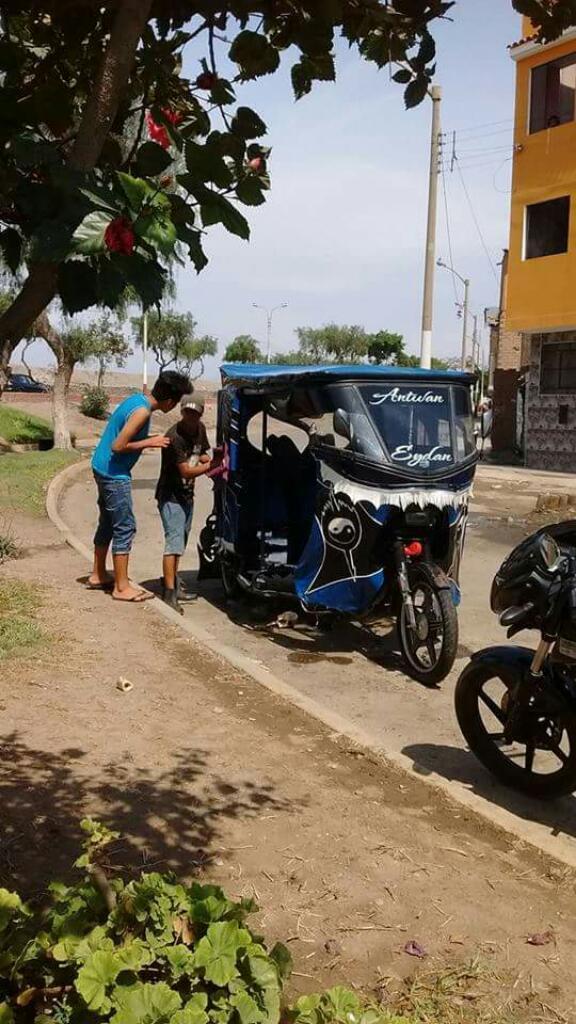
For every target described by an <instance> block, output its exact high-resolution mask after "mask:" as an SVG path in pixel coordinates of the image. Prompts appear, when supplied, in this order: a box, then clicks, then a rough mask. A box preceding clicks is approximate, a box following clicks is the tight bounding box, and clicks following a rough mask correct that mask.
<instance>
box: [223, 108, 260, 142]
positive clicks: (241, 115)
mask: <svg viewBox="0 0 576 1024" xmlns="http://www.w3.org/2000/svg"><path fill="white" fill-rule="evenodd" d="M232 131H233V132H236V134H237V135H240V136H241V137H242V138H243V139H259V138H260V137H261V136H262V135H266V132H267V131H268V129H267V127H266V125H265V124H264V121H263V120H262V118H261V117H259V116H258V114H256V113H255V111H254V110H251V109H250V107H238V109H237V111H236V116H235V117H234V119H233V121H232Z"/></svg>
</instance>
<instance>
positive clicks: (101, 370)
mask: <svg viewBox="0 0 576 1024" xmlns="http://www.w3.org/2000/svg"><path fill="white" fill-rule="evenodd" d="M105 373H106V363H105V362H104V360H102V359H100V360H99V362H98V379H97V381H96V387H97V388H103V387H104V374H105Z"/></svg>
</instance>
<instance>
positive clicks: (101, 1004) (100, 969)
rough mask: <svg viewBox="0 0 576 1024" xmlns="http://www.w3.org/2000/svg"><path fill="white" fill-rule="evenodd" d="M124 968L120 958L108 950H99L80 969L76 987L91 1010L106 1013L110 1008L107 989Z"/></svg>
mask: <svg viewBox="0 0 576 1024" xmlns="http://www.w3.org/2000/svg"><path fill="white" fill-rule="evenodd" d="M121 969H122V966H121V964H120V963H119V961H118V958H117V957H116V956H114V954H113V953H110V952H108V951H107V950H97V951H96V952H95V953H92V955H91V956H90V957H89V958H88V960H87V961H86V963H85V964H84V966H83V967H81V968H80V970H79V971H78V977H77V978H76V982H75V987H76V991H77V992H78V994H79V995H81V996H82V999H83V1000H84V1002H85V1003H86V1006H87V1007H88V1009H89V1010H101V1011H102V1012H103V1013H106V1012H107V1011H108V1010H109V1008H110V1001H109V1000H108V997H107V989H108V988H110V987H111V986H112V985H113V984H114V982H115V981H116V978H117V977H118V975H119V973H120V971H121Z"/></svg>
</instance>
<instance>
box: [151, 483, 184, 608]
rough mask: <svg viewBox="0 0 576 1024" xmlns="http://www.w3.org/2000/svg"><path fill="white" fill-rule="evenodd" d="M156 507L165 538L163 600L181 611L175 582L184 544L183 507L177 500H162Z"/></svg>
mask: <svg viewBox="0 0 576 1024" xmlns="http://www.w3.org/2000/svg"><path fill="white" fill-rule="evenodd" d="M158 509H159V512H160V518H161V520H162V526H163V527H164V540H165V544H164V557H163V559H162V571H163V575H164V601H165V602H166V604H168V605H170V607H171V608H173V609H174V610H175V611H178V612H180V613H182V608H181V607H180V605H179V604H178V593H177V589H176V584H177V572H178V564H179V562H180V557H181V555H182V554H183V552H184V547H185V544H186V539H185V534H186V514H185V509H183V507H182V505H181V504H180V503H179V502H177V501H164V502H162V503H161V504H160V505H159V506H158Z"/></svg>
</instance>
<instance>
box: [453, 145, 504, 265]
mask: <svg viewBox="0 0 576 1024" xmlns="http://www.w3.org/2000/svg"><path fill="white" fill-rule="evenodd" d="M454 162H455V164H456V168H457V170H458V174H459V176H460V181H461V182H462V188H463V189H464V195H465V196H466V200H467V202H468V206H469V208H470V213H471V214H472V220H473V221H474V224H475V227H476V231H477V232H478V238H479V239H480V242H481V245H482V248H483V249H484V252H485V254H486V259H487V260H488V263H489V264H490V270H491V271H492V274H493V275H494V280H495V281H496V284H497V285H499V284H500V282H499V280H498V272H497V270H496V267H495V266H494V261H493V259H492V257H491V255H490V251H489V249H488V246H487V245H486V240H485V238H484V235H483V234H482V228H481V227H480V224H479V221H478V217H477V216H476V211H475V209H474V205H473V203H472V200H471V198H470V193H469V191H468V188H467V186H466V181H465V180H464V175H463V173H462V168H461V167H460V161H459V160H458V157H457V156H456V157H455V159H454Z"/></svg>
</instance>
